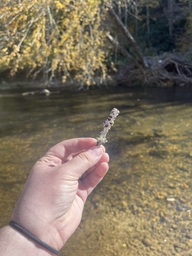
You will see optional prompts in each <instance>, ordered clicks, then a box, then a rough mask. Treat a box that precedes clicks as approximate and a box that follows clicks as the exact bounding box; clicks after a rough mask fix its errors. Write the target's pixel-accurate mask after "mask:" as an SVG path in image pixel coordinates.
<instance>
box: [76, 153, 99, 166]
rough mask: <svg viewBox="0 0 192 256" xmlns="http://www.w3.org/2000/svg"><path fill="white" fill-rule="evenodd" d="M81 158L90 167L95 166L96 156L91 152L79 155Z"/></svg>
mask: <svg viewBox="0 0 192 256" xmlns="http://www.w3.org/2000/svg"><path fill="white" fill-rule="evenodd" d="M79 158H80V159H81V160H82V161H83V162H85V163H86V164H87V165H88V167H90V166H92V165H94V164H95V158H94V156H93V155H92V154H91V152H88V151H87V152H83V153H81V154H79Z"/></svg>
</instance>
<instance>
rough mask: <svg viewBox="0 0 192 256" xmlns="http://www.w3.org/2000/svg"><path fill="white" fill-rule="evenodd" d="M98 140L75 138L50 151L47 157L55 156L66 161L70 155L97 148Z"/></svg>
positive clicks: (59, 144) (57, 145)
mask: <svg viewBox="0 0 192 256" xmlns="http://www.w3.org/2000/svg"><path fill="white" fill-rule="evenodd" d="M96 143H97V140H96V139H94V138H74V139H69V140H64V141H62V142H60V143H58V144H56V145H55V146H53V147H52V148H50V149H49V150H48V152H47V153H46V155H51V156H55V157H57V158H59V159H62V160H64V159H66V158H67V157H68V156H69V155H71V154H75V153H78V152H80V151H82V150H86V149H89V148H91V147H94V146H96Z"/></svg>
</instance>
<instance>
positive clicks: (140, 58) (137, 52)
mask: <svg viewBox="0 0 192 256" xmlns="http://www.w3.org/2000/svg"><path fill="white" fill-rule="evenodd" d="M109 14H110V15H111V17H112V18H113V20H114V22H115V23H116V25H117V26H118V27H119V28H120V29H121V30H122V31H123V34H124V36H125V37H126V38H127V40H128V42H129V44H130V46H131V47H132V49H133V50H134V53H135V55H136V57H137V61H138V64H140V65H141V66H142V67H146V64H145V60H144V56H143V54H142V52H141V49H140V48H139V46H138V45H137V43H136V41H135V39H134V38H133V36H132V35H131V33H130V32H129V30H128V29H127V28H126V27H125V26H124V24H123V23H122V21H121V20H120V18H119V17H118V15H117V14H116V13H115V12H114V10H113V9H112V8H109Z"/></svg>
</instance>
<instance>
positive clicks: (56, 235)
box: [13, 138, 109, 250]
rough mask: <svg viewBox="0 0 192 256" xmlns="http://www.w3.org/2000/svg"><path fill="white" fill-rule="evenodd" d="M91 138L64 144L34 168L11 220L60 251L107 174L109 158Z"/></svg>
mask: <svg viewBox="0 0 192 256" xmlns="http://www.w3.org/2000/svg"><path fill="white" fill-rule="evenodd" d="M95 145H96V140H95V139H93V138H79V139H71V140H66V141H63V142H61V143H59V144H57V145H56V146H54V147H52V148H51V149H50V150H49V151H48V152H47V153H46V154H45V155H44V156H43V157H42V158H41V159H39V160H38V161H37V162H36V163H35V165H34V166H33V168H32V170H31V172H30V175H29V178H28V180H27V182H26V185H25V187H24V191H23V192H22V194H21V196H20V198H19V200H18V202H17V204H16V207H15V209H14V211H13V220H14V221H16V222H17V223H18V224H20V225H21V226H23V227H24V228H25V229H27V230H28V231H30V232H31V233H32V234H33V235H35V236H36V237H38V238H39V239H41V240H42V241H44V242H46V243H47V244H49V245H50V246H52V247H54V248H55V249H58V250H60V249H61V248H62V247H63V245H64V244H65V242H66V241H67V240H68V238H69V237H70V236H71V235H72V234H73V232H74V231H75V230H76V228H77V227H78V225H79V223H80V220H81V217H82V211H83V208H84V203H85V201H86V199H87V197H88V195H89V194H90V193H91V191H92V190H93V189H94V188H95V187H96V186H97V185H98V183H99V182H100V181H101V180H102V178H103V177H104V175H105V174H106V173H107V171H108V161H109V156H108V154H107V153H105V148H104V147H103V146H95Z"/></svg>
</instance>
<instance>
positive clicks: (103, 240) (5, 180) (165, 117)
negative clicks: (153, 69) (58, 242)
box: [0, 88, 192, 256]
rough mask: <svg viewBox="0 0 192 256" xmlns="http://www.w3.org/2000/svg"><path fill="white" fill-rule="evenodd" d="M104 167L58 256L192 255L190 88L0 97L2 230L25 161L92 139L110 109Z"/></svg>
mask: <svg viewBox="0 0 192 256" xmlns="http://www.w3.org/2000/svg"><path fill="white" fill-rule="evenodd" d="M113 107H116V108H118V109H119V110H120V111H121V114H120V116H119V117H118V118H117V121H116V123H115V126H114V127H113V128H112V129H111V131H110V133H109V136H108V140H109V142H108V144H106V148H107V151H108V153H109V155H110V157H111V161H110V171H109V173H108V174H107V176H106V177H105V179H104V180H103V181H102V183H101V184H100V185H99V187H98V188H97V189H96V190H95V191H94V192H93V193H92V195H91V196H90V197H89V199H88V201H87V204H86V207H85V210H84V214H83V219H82V223H81V225H80V227H79V228H78V230H77V232H76V233H75V235H74V236H73V237H72V238H71V239H70V240H69V242H68V243H67V245H66V246H65V248H64V250H63V254H62V255H69V256H76V255H84V256H92V255H94V256H100V255H105V256H113V255H114V256H116V255H117V256H124V255H128V256H138V255H141V256H148V255H153V256H154V255H155V256H160V255H166V256H167V255H176V256H181V255H186V256H189V255H192V200H191V199H192V197H191V194H192V140H191V139H192V90H190V89H189V88H173V89H172V88H171V89H169V88H168V89H152V88H151V89H122V88H121V89H116V88H115V89H105V90H90V91H88V92H78V93H71V92H63V93H61V94H52V95H50V96H49V97H43V96H40V95H38V96H37V95H36V96H29V97H22V96H21V95H20V94H5V93H4V94H1V95H0V156H1V160H0V161H1V165H0V209H1V220H0V224H1V226H3V225H5V224H6V223H7V222H8V221H9V219H10V214H11V210H12V209H13V207H14V204H15V201H16V199H17V197H18V195H19V193H20V191H21V189H22V186H23V184H24V182H25V180H26V178H27V175H28V173H29V170H30V168H31V166H32V164H33V163H34V162H35V161H36V160H37V159H38V158H39V157H40V156H42V154H44V153H45V152H46V150H47V149H48V148H49V147H51V146H52V145H54V144H56V143H57V142H59V141H61V140H64V139H68V138H72V137H82V136H83V137H85V136H91V137H96V136H97V135H98V134H99V132H100V130H101V128H102V122H103V121H104V120H105V119H106V117H107V116H108V114H109V112H110V110H111V109H112V108H113Z"/></svg>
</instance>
